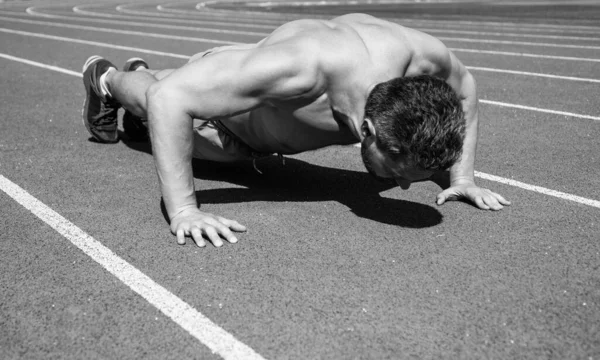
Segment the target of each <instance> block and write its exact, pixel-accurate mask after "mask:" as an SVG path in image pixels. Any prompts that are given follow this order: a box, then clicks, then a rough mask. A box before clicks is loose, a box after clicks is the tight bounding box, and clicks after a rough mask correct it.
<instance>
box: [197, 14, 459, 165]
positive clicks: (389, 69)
mask: <svg viewBox="0 0 600 360" xmlns="http://www.w3.org/2000/svg"><path fill="white" fill-rule="evenodd" d="M267 47H269V48H278V47H287V48H289V47H295V48H297V50H296V51H297V53H298V54H303V56H302V58H300V57H299V58H298V61H316V62H318V67H319V68H320V71H321V72H322V73H323V79H322V81H321V82H320V83H318V84H316V86H315V88H314V89H312V90H311V93H312V94H311V96H310V97H305V98H303V99H301V100H299V101H293V100H288V99H285V100H283V101H273V102H272V103H270V104H268V105H264V106H261V107H258V108H256V109H253V110H251V111H249V112H246V113H243V114H239V115H237V116H233V117H229V118H225V119H222V122H223V123H224V124H225V125H226V126H227V127H228V128H229V129H231V130H232V131H233V132H234V133H235V134H236V135H237V136H238V137H240V138H241V139H242V140H243V141H244V142H245V143H247V144H248V145H250V146H251V147H252V148H254V149H256V150H258V151H261V152H267V153H283V154H292V153H299V152H303V151H308V150H314V149H318V148H322V147H325V146H329V145H346V144H352V143H356V142H358V141H359V140H360V138H359V136H358V135H357V134H356V132H355V131H353V130H355V128H354V127H353V126H352V124H351V123H350V122H351V119H362V116H363V111H364V107H365V102H366V99H367V95H368V94H369V92H370V90H371V88H372V87H373V86H374V85H375V84H377V83H380V82H383V81H387V80H389V79H392V78H395V77H404V76H411V75H419V74H424V73H435V71H436V67H435V66H434V65H433V64H432V62H431V60H429V59H430V58H431V57H432V56H436V55H437V54H435V51H438V52H441V55H437V56H444V55H445V54H446V53H447V50H446V49H445V47H444V46H443V45H442V44H441V43H440V42H439V40H437V39H435V38H433V37H431V36H429V35H427V34H424V33H421V32H418V31H415V30H412V29H409V28H405V27H403V26H400V25H397V24H394V23H390V22H387V21H383V20H379V19H377V18H375V17H372V16H369V15H365V14H350V15H344V16H341V17H337V18H335V19H332V20H297V21H293V22H290V23H287V24H285V25H283V26H281V27H279V28H278V29H276V30H275V31H274V32H273V33H272V34H271V35H269V36H268V37H266V38H265V39H263V40H262V41H260V42H259V43H258V44H256V45H255V46H246V45H244V46H243V50H242V51H261V49H264V48H267ZM239 48H240V47H239V46H232V47H221V48H218V50H216V51H209V54H208V55H207V57H209V56H211V55H212V54H216V53H221V52H227V51H239V50H237V49H239ZM274 53H275V54H277V53H276V52H274ZM317 54H318V56H317ZM275 56H276V55H275ZM207 57H198V58H197V59H196V60H194V61H195V62H197V66H202V62H203V61H204V60H205V59H206V58H207ZM308 59H310V60H308ZM348 59H352V61H351V62H348ZM198 81H202V79H198ZM299 135H301V136H299Z"/></svg>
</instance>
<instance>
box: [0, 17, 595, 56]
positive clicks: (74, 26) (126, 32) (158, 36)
mask: <svg viewBox="0 0 600 360" xmlns="http://www.w3.org/2000/svg"><path fill="white" fill-rule="evenodd" d="M30 9H33V8H28V9H27V11H28V12H29V11H30ZM31 15H34V16H35V11H33V13H32V14H31ZM40 16H44V17H54V16H59V15H46V14H41V15H40ZM2 18H5V17H2ZM66 18H68V19H69V17H66ZM5 19H7V20H10V21H15V22H23V23H29V24H40V25H48V26H56V27H66V28H74V29H83V30H96V31H102V32H111V33H122V34H127V35H137V36H149V37H155V38H163V39H174V40H185V41H208V39H200V38H194V37H188V36H175V35H165V34H157V33H144V32H139V31H131V30H114V29H107V28H98V27H89V26H83V25H71V24H56V23H53V22H46V21H39V20H25V19H11V18H5ZM70 20H72V19H70ZM94 21H95V22H100V23H102V22H107V23H114V21H111V20H100V19H98V20H94ZM117 23H118V24H122V23H121V22H117ZM135 26H149V27H152V26H154V25H152V24H150V25H147V24H143V25H135ZM161 26H168V25H161ZM206 31H207V32H208V30H206ZM231 31H234V30H231ZM216 32H219V31H216ZM235 32H236V34H238V35H248V36H257V35H256V34H261V35H260V36H263V35H268V34H266V33H248V32H242V31H235ZM438 39H440V40H446V41H456V42H470V43H484V44H503V45H528V46H541V47H555V48H569V49H592V50H598V49H600V46H593V45H572V44H556V43H538V42H529V41H509V40H493V39H471V38H456V37H438ZM211 41H214V40H211ZM223 42H225V41H223Z"/></svg>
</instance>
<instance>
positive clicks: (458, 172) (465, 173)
mask: <svg viewBox="0 0 600 360" xmlns="http://www.w3.org/2000/svg"><path fill="white" fill-rule="evenodd" d="M463 86H465V88H464V89H463V91H464V94H465V96H466V97H465V98H464V99H463V100H462V106H463V112H464V114H465V122H466V129H465V130H466V131H465V139H464V141H463V148H462V155H461V158H460V160H459V161H458V162H457V163H456V164H454V165H453V166H452V167H451V168H450V183H451V184H459V183H464V182H466V181H470V182H473V181H474V170H475V152H476V150H477V137H478V128H479V117H478V111H477V94H476V89H475V81H474V80H473V78H472V77H470V79H469V81H468V82H467V83H465V84H464V85H463Z"/></svg>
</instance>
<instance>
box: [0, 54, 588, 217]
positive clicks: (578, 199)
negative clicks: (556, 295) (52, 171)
mask: <svg viewBox="0 0 600 360" xmlns="http://www.w3.org/2000/svg"><path fill="white" fill-rule="evenodd" d="M0 55H1V56H0V57H4V58H6V59H10V60H14V61H19V62H22V63H25V64H28V65H33V66H39V67H42V68H44V69H48V70H54V71H59V72H62V73H65V74H69V75H76V76H78V77H81V74H80V73H76V72H74V71H71V70H67V69H63V68H59V67H56V66H48V65H46V64H42V63H38V62H36V61H31V60H26V59H22V58H17V57H14V56H10V55H6V54H2V53H0ZM479 101H480V102H483V103H492V104H494V105H496V104H503V103H497V102H495V101H488V100H479ZM507 105H509V107H516V108H519V109H521V108H524V109H526V110H531V109H535V108H529V107H527V106H520V105H514V104H507ZM541 110H544V109H541ZM545 112H551V113H553V114H554V113H559V114H560V115H566V114H568V113H563V112H553V111H552V110H550V111H545ZM572 115H576V116H579V115H578V114H572ZM596 120H600V118H596ZM354 146H355V147H360V143H357V144H354ZM0 176H1V175H0ZM475 176H476V177H480V178H482V179H486V180H491V181H496V182H500V183H503V184H508V185H512V186H516V187H519V188H522V189H526V190H530V191H534V192H538V193H542V194H545V195H549V196H554V197H559V198H561V199H566V200H570V201H575V202H578V203H581V204H584V205H589V206H593V207H596V208H600V201H597V200H592V199H587V198H584V197H581V196H577V195H572V194H567V193H563V192H560V191H556V190H551V189H547V188H543V187H540V186H536V185H530V184H526V183H523V182H520V181H516V180H511V179H507V178H503V177H500V176H496V175H490V174H486V173H482V172H479V171H475Z"/></svg>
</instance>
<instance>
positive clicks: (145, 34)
mask: <svg viewBox="0 0 600 360" xmlns="http://www.w3.org/2000/svg"><path fill="white" fill-rule="evenodd" d="M0 19H3V20H7V21H13V22H18V23H24V24H33V25H45V26H54V27H60V28H67V29H78V30H90V31H98V32H105V33H111V34H125V35H135V36H142V37H151V38H157V39H169V40H182V41H193V42H203V43H209V44H230V45H237V44H241V43H239V42H235V41H227V40H214V39H207V38H199V37H190V36H175V35H165V34H157V33H149V32H143V31H131V30H116V29H107V28H100V27H94V26H84V25H72V24H60V23H58V24H57V23H53V22H49V21H39V20H25V19H14V18H10V17H6V16H0Z"/></svg>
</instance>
